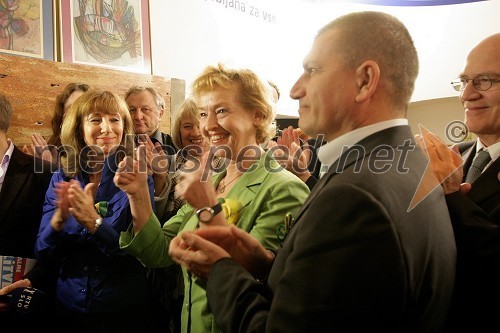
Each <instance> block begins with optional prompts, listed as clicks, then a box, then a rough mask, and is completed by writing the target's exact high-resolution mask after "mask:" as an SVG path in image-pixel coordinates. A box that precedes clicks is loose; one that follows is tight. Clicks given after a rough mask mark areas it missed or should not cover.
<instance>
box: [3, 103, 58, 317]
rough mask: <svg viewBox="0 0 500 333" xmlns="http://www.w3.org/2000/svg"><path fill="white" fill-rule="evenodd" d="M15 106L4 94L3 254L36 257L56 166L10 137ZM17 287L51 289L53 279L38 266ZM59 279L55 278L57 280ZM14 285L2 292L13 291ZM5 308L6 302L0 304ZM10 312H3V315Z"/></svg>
mask: <svg viewBox="0 0 500 333" xmlns="http://www.w3.org/2000/svg"><path fill="white" fill-rule="evenodd" d="M11 118H12V106H11V105H10V103H9V101H8V100H7V98H6V97H5V96H4V95H2V94H0V157H1V158H2V160H1V161H0V255H3V256H14V257H24V258H34V257H35V256H34V253H33V249H34V246H35V240H36V237H37V234H38V228H39V226H40V221H41V217H42V206H43V202H44V200H45V192H46V191H47V187H48V185H49V182H50V179H51V177H52V171H55V168H56V166H55V165H52V164H50V163H49V162H46V161H44V160H42V159H40V158H37V157H33V156H31V155H27V154H25V153H23V152H22V151H21V150H20V149H18V148H17V147H16V146H14V144H13V143H12V141H11V140H9V139H8V138H7V130H8V128H9V125H10V121H11ZM26 277H28V278H25V279H23V280H21V281H20V282H19V283H17V284H16V286H17V287H31V286H32V285H36V286H37V287H38V288H42V289H48V288H49V287H50V284H51V282H52V280H51V278H50V274H47V272H46V271H45V269H44V267H42V266H40V265H35V267H34V268H33V270H32V271H30V272H29V273H28V275H27V276H26ZM54 281H55V280H54ZM13 286H14V285H10V286H7V287H5V288H4V289H2V290H0V295H3V294H5V293H8V292H10V291H12V290H13ZM0 308H2V309H4V310H5V303H4V304H3V306H2V304H1V303H0ZM5 316H8V313H4V312H2V311H0V318H5Z"/></svg>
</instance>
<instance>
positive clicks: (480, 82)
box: [451, 75, 500, 91]
mask: <svg viewBox="0 0 500 333" xmlns="http://www.w3.org/2000/svg"><path fill="white" fill-rule="evenodd" d="M469 81H472V85H473V86H474V88H476V89H477V90H479V91H486V90H488V89H490V88H491V86H492V85H493V84H494V83H498V82H500V80H498V79H492V78H491V77H489V76H486V75H479V76H476V77H475V78H473V79H466V78H463V77H458V78H456V79H454V80H453V81H451V85H452V86H453V89H455V90H456V91H463V90H464V89H465V86H466V85H467V83H468V82H469Z"/></svg>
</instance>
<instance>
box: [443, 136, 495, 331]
mask: <svg viewBox="0 0 500 333" xmlns="http://www.w3.org/2000/svg"><path fill="white" fill-rule="evenodd" d="M461 148H469V150H466V151H464V149H461V151H463V155H464V156H468V157H467V159H466V160H465V161H464V181H465V176H466V174H467V171H468V170H469V168H470V166H471V164H472V160H473V158H474V156H475V154H476V144H475V142H468V143H466V144H464V145H462V147H461ZM499 176H500V159H498V158H497V159H496V160H495V161H494V162H493V163H492V164H491V165H490V166H489V167H488V168H487V169H486V170H485V171H484V172H483V173H482V174H481V175H480V176H479V178H478V179H477V180H476V181H475V182H474V183H473V184H472V188H471V190H470V191H469V192H468V193H467V194H466V195H462V194H461V193H459V192H455V193H451V194H448V195H446V203H447V204H448V209H449V212H450V217H451V221H452V224H453V229H454V231H455V237H456V242H457V254H458V255H457V259H458V261H457V283H456V291H455V295H454V300H453V304H452V311H451V313H450V318H449V326H448V331H450V332H451V331H456V330H457V329H458V328H460V329H462V330H465V331H467V330H470V331H477V332H479V331H489V330H490V328H491V327H496V329H497V330H498V328H499V327H500V326H499V324H498V320H497V318H498V314H499V313H500V303H499V302H498V300H499V299H500V178H499Z"/></svg>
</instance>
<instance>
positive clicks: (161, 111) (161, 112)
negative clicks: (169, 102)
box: [159, 108, 165, 119]
mask: <svg viewBox="0 0 500 333" xmlns="http://www.w3.org/2000/svg"><path fill="white" fill-rule="evenodd" d="M159 109H160V110H159V111H160V112H159V114H160V119H161V117H163V112H164V111H165V109H164V108H159Z"/></svg>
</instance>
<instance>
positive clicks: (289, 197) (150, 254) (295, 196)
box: [120, 153, 309, 333]
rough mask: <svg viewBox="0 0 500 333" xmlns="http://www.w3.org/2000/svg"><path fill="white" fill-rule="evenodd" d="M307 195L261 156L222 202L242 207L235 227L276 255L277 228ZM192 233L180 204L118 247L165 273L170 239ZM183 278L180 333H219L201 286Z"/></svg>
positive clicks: (188, 212)
mask: <svg viewBox="0 0 500 333" xmlns="http://www.w3.org/2000/svg"><path fill="white" fill-rule="evenodd" d="M224 176H225V171H224V172H222V173H219V174H216V175H214V176H213V179H212V180H213V182H214V184H215V186H217V185H218V183H219V181H220V180H221V179H222V178H223V177H224ZM308 195H309V189H308V187H307V186H306V185H305V184H304V183H303V182H302V181H301V180H300V179H299V178H297V177H296V176H295V175H293V174H292V173H290V172H288V171H286V170H284V169H282V168H281V167H280V166H279V164H278V162H277V161H276V160H275V159H274V158H273V157H272V156H271V155H270V154H269V153H266V154H264V155H263V156H262V158H261V159H260V160H259V161H257V162H256V163H255V164H254V165H253V166H252V168H251V170H249V171H247V172H246V173H245V174H243V176H241V178H240V179H239V180H238V181H237V183H236V184H235V185H234V186H233V188H231V190H230V191H229V192H228V193H227V194H226V197H225V199H229V198H231V199H234V200H237V201H238V202H239V203H240V204H241V208H240V210H239V213H238V220H237V222H236V226H238V227H239V228H241V229H243V230H246V231H247V232H249V233H250V234H252V235H253V236H255V237H256V238H257V239H258V240H259V241H260V242H261V243H262V245H263V246H264V247H265V248H268V249H272V250H276V249H277V248H278V247H279V246H280V240H279V239H278V236H277V229H278V227H279V226H280V225H282V224H283V223H284V218H285V215H286V214H287V213H292V215H296V213H297V212H298V210H299V208H300V207H301V206H302V204H303V203H304V201H305V200H306V198H307V196H308ZM196 228H198V219H197V217H196V214H195V213H194V209H193V208H192V207H191V206H190V205H188V204H185V205H184V206H182V207H181V209H180V210H179V211H178V212H177V215H175V216H173V217H172V218H171V219H170V220H168V221H167V222H165V224H164V226H163V228H161V227H160V223H159V221H158V219H157V217H156V216H155V215H154V214H153V215H152V216H151V217H150V218H149V220H148V221H147V223H146V225H145V226H144V227H143V228H142V230H141V231H140V232H139V233H138V234H137V235H135V237H132V233H131V229H130V228H129V230H128V231H127V232H122V234H121V236H120V246H121V248H123V249H124V250H126V251H128V252H129V253H131V254H133V255H134V256H136V257H137V258H138V259H139V260H140V261H141V262H142V263H143V264H144V265H145V266H147V267H167V266H169V265H172V264H173V263H174V262H173V261H172V259H171V258H170V257H169V255H168V248H169V245H170V241H171V240H172V238H174V237H175V236H177V234H179V233H180V232H182V231H185V230H194V229H196ZM183 276H184V306H183V309H182V332H183V333H187V332H193V333H195V332H196V333H209V332H210V333H214V332H220V330H219V328H218V327H217V325H216V324H215V319H214V316H213V314H212V313H211V311H210V309H209V307H208V303H207V297H206V293H205V284H206V281H205V280H202V279H197V278H196V277H195V276H192V275H191V274H189V273H188V272H187V271H186V269H185V268H183ZM188 325H190V326H191V327H190V328H188Z"/></svg>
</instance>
